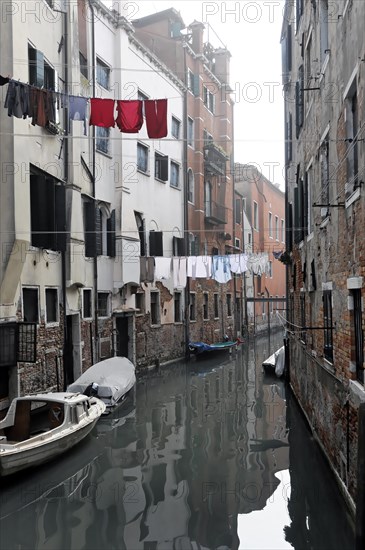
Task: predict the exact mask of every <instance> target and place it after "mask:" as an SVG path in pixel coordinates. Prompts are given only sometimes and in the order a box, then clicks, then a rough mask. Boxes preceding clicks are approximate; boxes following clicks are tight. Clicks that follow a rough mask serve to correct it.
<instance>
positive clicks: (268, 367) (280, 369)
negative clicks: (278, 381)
mask: <svg viewBox="0 0 365 550" xmlns="http://www.w3.org/2000/svg"><path fill="white" fill-rule="evenodd" d="M262 366H263V367H264V370H265V372H268V373H269V372H272V373H274V372H275V374H276V376H277V377H278V378H280V376H282V375H283V373H284V367H285V348H284V346H282V347H281V348H280V349H278V350H277V351H276V352H275V353H273V354H272V355H270V357H268V358H267V359H265V361H263V363H262Z"/></svg>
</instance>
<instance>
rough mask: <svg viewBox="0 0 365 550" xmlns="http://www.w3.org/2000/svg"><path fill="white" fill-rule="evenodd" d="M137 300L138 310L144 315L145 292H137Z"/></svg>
mask: <svg viewBox="0 0 365 550" xmlns="http://www.w3.org/2000/svg"><path fill="white" fill-rule="evenodd" d="M135 300H136V309H138V313H139V314H141V313H144V304H145V301H144V292H137V294H136V295H135Z"/></svg>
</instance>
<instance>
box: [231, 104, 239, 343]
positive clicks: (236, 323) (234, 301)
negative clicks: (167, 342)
mask: <svg viewBox="0 0 365 550" xmlns="http://www.w3.org/2000/svg"><path fill="white" fill-rule="evenodd" d="M233 110H234V104H233V103H232V154H231V167H230V168H231V176H232V208H233V210H232V212H233V228H232V240H233V246H235V242H236V241H235V237H236V222H237V223H238V222H239V221H240V220H236V208H235V207H236V196H235V190H236V185H235V183H236V181H235V170H234V113H233ZM236 300H237V281H236V276H235V275H234V276H233V311H234V332H235V335H236V336H235V338H237V336H238V330H240V326H241V322H238V311H237V306H236Z"/></svg>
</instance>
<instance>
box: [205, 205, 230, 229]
mask: <svg viewBox="0 0 365 550" xmlns="http://www.w3.org/2000/svg"><path fill="white" fill-rule="evenodd" d="M204 215H205V221H206V222H208V223H210V224H212V225H220V224H222V223H227V208H226V207H225V206H223V205H222V204H218V203H216V202H214V201H205V203H204Z"/></svg>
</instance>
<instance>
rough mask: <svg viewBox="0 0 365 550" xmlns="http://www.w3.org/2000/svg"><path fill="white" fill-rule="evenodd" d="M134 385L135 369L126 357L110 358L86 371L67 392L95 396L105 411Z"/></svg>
mask: <svg viewBox="0 0 365 550" xmlns="http://www.w3.org/2000/svg"><path fill="white" fill-rule="evenodd" d="M135 383H136V372H135V367H134V365H133V363H132V362H131V361H129V359H127V358H126V357H110V358H109V359H105V360H104V361H100V362H99V363H95V364H94V365H92V366H91V367H90V368H89V369H87V370H86V371H85V372H84V373H83V374H82V375H81V376H80V377H79V378H78V379H77V380H75V382H73V383H72V384H70V385H69V386H68V388H67V391H70V392H80V393H86V394H87V395H95V396H97V397H98V398H99V399H101V400H102V401H104V403H105V405H106V407H107V409H111V408H113V407H115V406H116V405H117V404H118V403H120V402H121V401H122V400H123V398H124V397H125V395H126V394H127V393H128V392H129V390H131V389H132V388H133V386H134V385H135Z"/></svg>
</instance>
